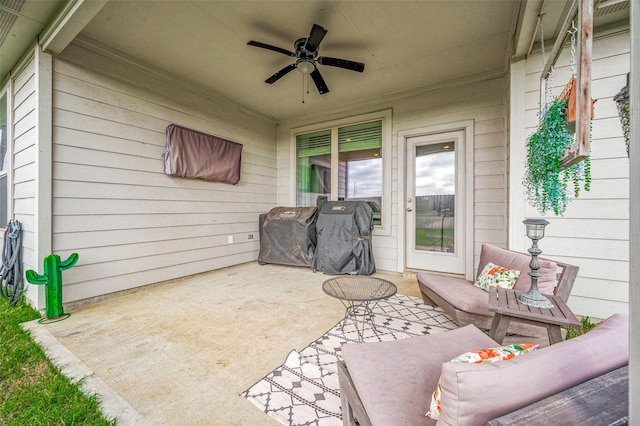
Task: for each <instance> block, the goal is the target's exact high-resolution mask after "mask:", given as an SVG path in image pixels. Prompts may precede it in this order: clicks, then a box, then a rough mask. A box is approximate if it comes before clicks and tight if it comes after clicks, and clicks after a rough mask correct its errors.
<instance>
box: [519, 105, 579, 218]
mask: <svg viewBox="0 0 640 426" xmlns="http://www.w3.org/2000/svg"><path fill="white" fill-rule="evenodd" d="M566 107H567V100H566V99H564V100H555V101H553V102H552V103H551V104H550V105H549V106H548V108H547V110H546V111H545V112H544V115H543V117H542V120H541V121H540V125H539V127H538V129H537V131H536V132H535V133H533V134H532V135H531V136H529V139H528V140H527V164H526V172H525V177H524V182H523V183H524V186H525V188H526V190H527V197H528V199H529V203H530V204H531V206H532V207H535V208H536V209H537V210H538V211H539V212H540V213H541V214H545V213H546V212H547V211H549V210H553V212H554V213H555V214H556V216H559V215H560V216H561V215H563V214H564V212H565V210H566V208H567V205H568V203H569V202H570V201H571V200H572V199H573V198H577V197H578V195H579V194H580V190H581V183H582V184H583V185H582V187H583V188H584V190H585V191H589V188H590V185H591V161H590V159H589V157H587V158H585V160H584V161H582V162H580V163H577V164H574V165H572V166H571V167H568V168H566V169H561V167H560V161H561V159H562V157H563V155H564V153H565V152H566V150H567V149H568V148H569V147H571V145H572V144H573V140H574V137H573V135H572V134H571V133H570V132H569V131H568V130H567V113H566ZM569 182H572V183H573V193H572V194H571V193H570V191H569Z"/></svg>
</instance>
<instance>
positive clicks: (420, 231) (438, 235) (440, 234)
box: [416, 228, 454, 247]
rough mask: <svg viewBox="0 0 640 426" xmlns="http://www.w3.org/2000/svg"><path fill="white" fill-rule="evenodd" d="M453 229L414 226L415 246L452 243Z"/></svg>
mask: <svg viewBox="0 0 640 426" xmlns="http://www.w3.org/2000/svg"><path fill="white" fill-rule="evenodd" d="M453 237H454V235H453V229H450V228H449V229H444V230H441V229H428V228H416V246H426V247H430V246H447V245H451V244H453Z"/></svg>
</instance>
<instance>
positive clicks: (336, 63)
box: [316, 56, 364, 72]
mask: <svg viewBox="0 0 640 426" xmlns="http://www.w3.org/2000/svg"><path fill="white" fill-rule="evenodd" d="M316 62H318V63H319V64H321V65H328V66H330V67H338V68H344V69H346V70H351V71H357V72H363V71H364V64H363V63H362V62H355V61H349V60H348V59H338V58H331V57H328V56H320V57H319V58H318V59H316Z"/></svg>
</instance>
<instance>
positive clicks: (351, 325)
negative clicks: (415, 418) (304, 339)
mask: <svg viewBox="0 0 640 426" xmlns="http://www.w3.org/2000/svg"><path fill="white" fill-rule="evenodd" d="M370 308H371V311H372V313H373V315H372V316H369V315H367V316H366V317H365V316H364V308H363V307H359V308H357V309H356V310H355V312H354V313H353V314H352V315H351V316H349V317H348V318H347V319H346V321H345V324H344V328H343V327H342V325H343V324H342V321H341V322H340V323H338V324H336V325H335V326H334V327H332V328H331V330H329V331H327V332H326V333H325V334H323V335H322V336H320V337H319V338H318V339H317V340H316V341H314V342H313V343H311V344H310V345H309V346H307V347H306V348H304V349H303V350H302V351H300V352H297V351H295V350H293V351H291V352H290V353H289V355H288V356H287V359H286V360H285V362H284V363H283V364H282V365H281V366H279V367H278V368H276V369H275V370H273V371H272V372H271V373H269V374H267V375H266V376H265V377H264V378H263V379H261V380H259V381H258V382H257V383H256V384H254V385H253V386H251V387H250V388H249V389H247V390H246V391H244V392H243V393H242V396H243V397H244V398H246V399H247V400H249V401H251V402H252V403H253V404H254V405H256V406H257V407H258V408H259V409H261V410H262V411H263V412H265V413H266V414H267V415H269V416H271V417H272V418H274V419H276V420H277V421H278V422H280V423H281V424H283V425H289V426H302V425H305V426H309V425H313V426H334V425H335V426H340V425H342V413H341V410H340V386H339V384H338V372H337V367H336V361H337V360H339V359H341V356H340V351H341V348H342V345H344V344H349V343H354V342H358V341H359V340H358V330H357V329H356V327H358V328H359V329H360V330H361V333H362V336H363V341H364V342H381V341H389V340H399V339H406V338H409V337H415V336H421V335H424V334H432V333H440V332H443V331H447V330H451V329H454V328H457V325H456V324H455V323H454V322H453V321H452V320H451V318H449V316H447V314H445V313H444V312H443V311H442V309H440V308H434V307H431V306H429V305H425V304H424V302H423V301H422V299H419V298H416V297H411V296H404V295H395V296H392V297H390V298H388V299H385V300H381V301H380V302H379V303H377V304H376V305H375V306H370ZM372 324H373V325H375V328H374V327H373V326H372ZM363 326H364V332H362V329H363Z"/></svg>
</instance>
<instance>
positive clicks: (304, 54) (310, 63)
mask: <svg viewBox="0 0 640 426" xmlns="http://www.w3.org/2000/svg"><path fill="white" fill-rule="evenodd" d="M326 34H327V30H325V29H324V28H322V27H321V26H320V25H318V24H313V27H311V32H310V33H309V37H303V38H299V39H297V40H296V41H295V43H293V45H294V48H295V52H291V51H289V50H286V49H282V48H280V47H277V46H272V45H270V44H265V43H261V42H259V41H254V40H250V41H249V42H248V43H247V44H248V45H249V46H255V47H261V48H263V49H268V50H273V51H274V52H278V53H282V54H284V55H287V56H290V57H292V58H296V61H295V62H294V63H292V64H289V65H287V66H286V67H284V68H282V69H281V70H280V71H278V72H276V73H275V74H273V75H272V76H271V77H269V78H268V79H266V80H265V83H269V84H273V83H275V82H276V81H278V80H280V79H281V78H282V77H284V76H285V75H287V74H288V73H290V72H291V71H293V70H294V69H298V70H299V71H300V72H302V73H303V74H309V75H310V76H311V78H312V79H313V82H314V83H315V85H316V87H317V88H318V92H320V94H321V95H323V94H325V93H327V92H329V88H328V87H327V84H326V83H325V82H324V79H323V78H322V74H320V70H319V69H318V64H320V65H327V66H330V67H337V68H344V69H346V70H351V71H357V72H363V71H364V64H363V63H362V62H355V61H350V60H347V59H338V58H331V57H328V56H318V47H320V42H321V41H322V39H323V38H324V36H325V35H326Z"/></svg>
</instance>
